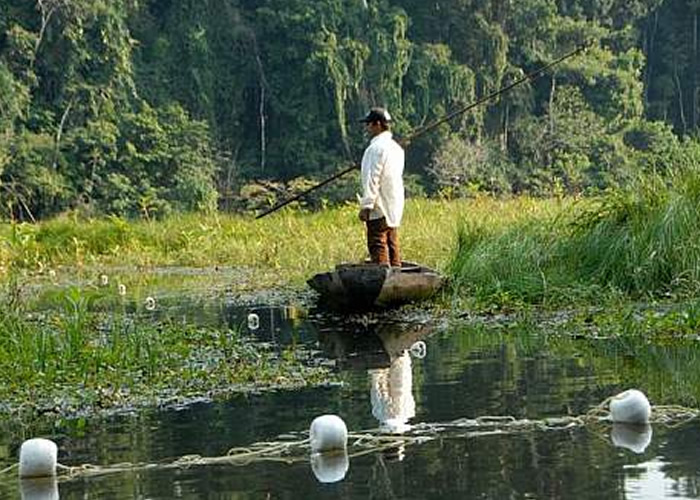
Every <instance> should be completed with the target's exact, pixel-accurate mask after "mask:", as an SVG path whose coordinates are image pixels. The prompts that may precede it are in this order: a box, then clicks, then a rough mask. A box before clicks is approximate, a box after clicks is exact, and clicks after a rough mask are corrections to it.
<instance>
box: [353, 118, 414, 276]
mask: <svg viewBox="0 0 700 500" xmlns="http://www.w3.org/2000/svg"><path fill="white" fill-rule="evenodd" d="M360 121H361V122H363V123H364V124H365V127H366V130H367V133H368V134H369V136H370V143H369V145H368V146H367V149H365V152H364V155H363V156H362V198H361V200H360V213H359V214H358V216H359V218H360V220H361V221H364V222H365V223H366V225H367V249H368V250H369V255H370V259H371V261H372V262H375V263H377V264H386V265H391V266H397V267H400V266H401V252H400V247H399V225H400V224H401V217H402V216H403V206H404V187H403V169H404V161H405V155H404V151H403V149H402V148H401V146H399V144H398V143H397V142H396V141H395V140H394V139H393V136H392V133H391V130H390V126H391V121H392V119H391V115H390V114H389V112H388V111H387V110H386V109H384V108H379V107H377V108H372V109H370V110H369V112H368V113H367V115H365V117H364V118H363V119H362V120H360Z"/></svg>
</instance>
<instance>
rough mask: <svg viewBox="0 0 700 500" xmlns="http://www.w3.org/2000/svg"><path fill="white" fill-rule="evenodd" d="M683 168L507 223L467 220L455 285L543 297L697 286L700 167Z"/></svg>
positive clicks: (481, 292)
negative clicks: (490, 224)
mask: <svg viewBox="0 0 700 500" xmlns="http://www.w3.org/2000/svg"><path fill="white" fill-rule="evenodd" d="M683 167H684V168H679V169H678V170H676V171H674V172H672V173H667V174H665V175H664V176H663V177H662V176H659V175H654V174H648V175H645V176H642V177H640V178H639V180H638V181H637V182H636V183H635V184H634V185H633V186H631V187H630V188H628V189H625V190H619V191H615V192H611V193H607V194H605V195H603V196H601V197H599V198H596V199H589V200H582V201H577V202H574V201H568V202H567V201H565V202H562V203H561V204H559V205H558V206H557V207H556V210H553V211H548V210H538V211H536V212H534V213H532V214H526V215H525V216H523V217H522V219H520V220H519V221H517V222H515V223H514V224H512V225H508V226H505V227H503V226H499V227H497V228H493V227H489V228H484V227H482V226H475V225H474V223H473V221H465V222H463V223H462V225H461V227H460V229H459V232H458V238H457V241H458V243H457V249H456V252H455V255H454V258H453V260H452V262H451V266H450V271H451V274H452V276H453V278H454V282H455V283H456V284H457V287H456V288H455V291H456V292H457V293H462V294H463V293H475V294H477V295H478V296H480V297H482V298H486V297H501V298H503V297H506V298H508V297H510V298H515V299H517V300H522V301H525V302H536V303H539V302H543V303H550V302H552V303H560V302H561V301H562V300H569V299H576V298H586V299H596V298H597V297H599V296H600V293H601V292H606V291H607V292H611V293H617V292H622V293H624V294H628V295H630V296H632V297H642V296H658V295H661V294H669V293H673V294H694V293H697V292H698V290H700V243H699V241H698V235H700V171H699V170H698V169H697V168H695V167H694V166H691V165H684V166H683ZM540 208H541V207H540Z"/></svg>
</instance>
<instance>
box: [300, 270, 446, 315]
mask: <svg viewBox="0 0 700 500" xmlns="http://www.w3.org/2000/svg"><path fill="white" fill-rule="evenodd" d="M307 283H308V284H309V286H310V287H311V288H313V289H314V290H316V292H318V294H319V299H318V302H319V305H321V306H324V307H328V308H332V309H347V310H368V309H383V308H389V307H395V306H399V305H402V304H407V303H409V302H418V301H421V300H425V299H428V298H430V297H432V296H433V295H435V293H436V292H437V291H438V290H439V289H440V287H441V286H442V285H443V283H444V279H443V278H442V276H440V275H439V274H438V273H437V272H435V271H434V270H432V269H430V268H427V267H425V266H421V265H419V264H415V263H412V262H404V263H403V264H402V266H401V268H396V267H393V268H392V267H389V266H382V265H378V264H369V263H367V264H339V265H337V266H336V268H335V269H334V270H332V271H329V272H325V273H319V274H316V275H315V276H313V277H312V278H311V279H309V280H308V281H307Z"/></svg>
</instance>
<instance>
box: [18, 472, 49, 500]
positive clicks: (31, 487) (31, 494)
mask: <svg viewBox="0 0 700 500" xmlns="http://www.w3.org/2000/svg"><path fill="white" fill-rule="evenodd" d="M19 486H20V492H21V494H22V500H58V499H59V496H58V481H57V480H56V478H55V477H35V478H31V479H22V480H20V485H19Z"/></svg>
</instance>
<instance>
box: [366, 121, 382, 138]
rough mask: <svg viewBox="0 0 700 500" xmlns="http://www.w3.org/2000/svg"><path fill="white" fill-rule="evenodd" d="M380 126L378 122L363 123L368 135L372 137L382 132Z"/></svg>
mask: <svg viewBox="0 0 700 500" xmlns="http://www.w3.org/2000/svg"><path fill="white" fill-rule="evenodd" d="M382 130H383V129H382V126H381V124H380V123H379V122H367V123H365V131H366V132H367V134H368V135H369V136H370V137H374V136H375V135H377V134H381V133H382Z"/></svg>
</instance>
